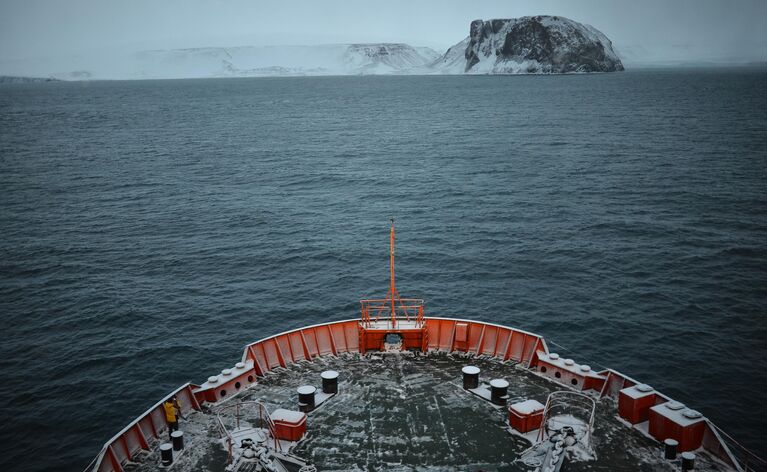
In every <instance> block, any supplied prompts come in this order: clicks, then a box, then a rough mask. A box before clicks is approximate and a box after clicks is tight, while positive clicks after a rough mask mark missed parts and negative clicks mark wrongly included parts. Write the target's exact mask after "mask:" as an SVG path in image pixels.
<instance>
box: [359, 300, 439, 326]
mask: <svg viewBox="0 0 767 472" xmlns="http://www.w3.org/2000/svg"><path fill="white" fill-rule="evenodd" d="M395 300H396V303H395V304H394V315H395V316H394V317H392V305H391V299H386V298H371V299H364V300H360V305H361V310H360V311H361V318H362V322H363V323H364V325H365V326H366V327H369V326H370V323H372V322H373V321H380V320H381V316H382V315H383V316H384V317H388V318H394V319H396V315H404V316H405V319H406V320H407V321H410V318H411V316H412V317H414V319H415V322H416V324H417V325H418V326H422V325H423V323H424V313H423V307H424V301H423V299H421V298H399V297H398V298H396V299H395ZM371 312H374V313H371Z"/></svg>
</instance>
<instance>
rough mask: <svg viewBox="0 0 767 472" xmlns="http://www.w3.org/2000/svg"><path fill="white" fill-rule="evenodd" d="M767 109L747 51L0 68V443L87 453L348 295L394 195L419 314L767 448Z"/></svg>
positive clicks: (406, 287) (31, 458) (66, 462)
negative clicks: (226, 72) (233, 71)
mask: <svg viewBox="0 0 767 472" xmlns="http://www.w3.org/2000/svg"><path fill="white" fill-rule="evenodd" d="M766 130H767V71H765V70H764V69H757V68H739V69H733V70H725V69H710V70H707V69H679V70H661V69H658V70H640V71H637V70H635V71H627V72H625V73H614V74H598V75H565V76H474V77H458V76H456V77H439V76H435V77H323V78H262V79H216V80H177V81H176V80H174V81H135V82H79V83H43V84H19V85H3V86H2V87H0V231H2V237H1V238H0V320H1V321H0V322H1V323H2V331H3V333H2V342H1V343H0V374H1V375H2V381H0V398H2V399H3V400H2V402H0V409H2V414H1V415H0V416H2V418H3V425H2V428H1V429H0V434H1V435H2V441H1V443H2V444H3V454H2V456H0V469H2V470H50V469H57V470H75V471H79V470H82V469H83V468H84V467H85V466H86V465H87V463H88V462H89V461H90V460H91V459H92V458H93V457H94V456H95V455H96V454H97V453H98V451H99V449H100V448H101V446H102V444H103V443H104V442H105V441H107V440H108V439H109V438H110V437H111V436H112V435H114V434H115V433H117V432H118V431H119V430H120V429H122V427H123V426H125V425H126V424H127V423H128V422H130V421H131V420H132V419H133V418H135V417H136V416H137V415H139V414H141V413H142V412H144V411H145V410H146V409H147V408H149V407H150V406H151V405H153V404H154V403H155V402H157V401H158V400H159V399H160V398H162V397H163V396H164V395H165V394H166V393H167V392H169V391H170V390H172V389H173V388H175V387H177V386H179V385H181V384H182V383H185V382H187V381H192V382H197V383H200V382H202V381H204V379H205V378H207V377H208V376H209V375H212V374H215V373H216V372H218V371H220V369H222V368H224V367H228V366H231V365H232V364H233V363H234V362H236V361H238V360H239V358H240V356H241V353H242V347H243V346H244V345H245V344H246V343H248V342H252V341H254V340H257V339H260V338H262V337H264V336H268V335H271V334H275V333H277V332H281V331H284V330H287V329H291V328H297V327H300V326H303V325H307V324H312V323H318V322H324V321H331V320H338V319H348V318H354V317H356V316H358V309H359V302H358V300H359V299H360V298H365V297H375V296H379V297H380V296H383V295H384V294H385V293H386V290H387V287H388V246H387V245H388V231H389V218H391V217H393V218H395V221H396V226H397V246H396V254H397V262H396V264H397V286H398V289H399V292H400V294H401V295H402V296H409V297H422V298H424V299H426V301H427V309H426V313H427V314H428V315H433V316H448V317H461V318H469V319H480V320H484V321H489V322H495V323H500V324H504V325H509V326H513V327H518V328H521V329H525V330H529V331H532V332H535V333H538V334H541V335H543V336H545V337H546V339H547V340H548V341H549V342H550V344H551V348H552V350H555V351H557V352H559V353H560V354H562V355H566V356H568V357H572V358H574V359H575V360H576V361H577V362H582V363H589V364H590V365H591V366H592V367H593V368H597V369H598V368H600V367H603V366H606V367H610V368H613V369H616V370H619V371H621V372H623V373H624V374H626V375H629V376H632V377H634V378H636V379H639V380H641V381H643V382H646V383H648V384H651V385H652V386H654V387H656V388H657V389H659V390H660V391H662V392H663V393H665V394H667V395H669V396H671V397H673V398H674V399H676V400H679V401H682V402H684V403H686V404H687V405H689V406H690V407H692V408H695V409H697V410H700V411H701V412H702V413H703V414H705V415H706V416H708V417H709V418H710V419H711V420H713V421H714V422H715V423H716V424H718V425H719V426H721V427H722V428H723V429H724V430H725V431H728V432H729V433H731V434H732V435H734V436H735V437H736V438H737V439H738V440H740V441H741V442H742V443H744V444H746V445H748V446H751V447H752V448H754V449H756V450H757V451H759V452H761V453H762V454H765V452H766V449H765V446H764V445H763V440H764V426H765V424H764V418H765V417H767V389H765V388H764V386H765V385H767V373H765V369H767V320H766V317H767V312H766V311H765V304H766V303H765V302H767V131H766ZM552 343H556V344H552ZM597 434H598V425H597Z"/></svg>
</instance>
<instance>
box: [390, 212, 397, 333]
mask: <svg viewBox="0 0 767 472" xmlns="http://www.w3.org/2000/svg"><path fill="white" fill-rule="evenodd" d="M389 272H390V280H391V282H390V287H389V293H390V294H391V327H392V328H396V327H397V326H396V324H397V317H396V316H395V314H394V313H395V308H394V294H395V293H396V291H395V288H394V218H392V219H391V231H390V232H389Z"/></svg>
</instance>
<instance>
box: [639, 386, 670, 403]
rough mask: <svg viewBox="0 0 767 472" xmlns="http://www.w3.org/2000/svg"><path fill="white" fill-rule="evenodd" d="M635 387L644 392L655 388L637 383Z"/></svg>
mask: <svg viewBox="0 0 767 472" xmlns="http://www.w3.org/2000/svg"><path fill="white" fill-rule="evenodd" d="M634 388H635V389H637V390H638V391H640V392H642V393H649V392H652V390H653V388H652V387H650V386H649V385H647V384H636V385H635V386H634ZM669 408H671V407H669Z"/></svg>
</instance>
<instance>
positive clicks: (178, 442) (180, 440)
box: [170, 431, 184, 451]
mask: <svg viewBox="0 0 767 472" xmlns="http://www.w3.org/2000/svg"><path fill="white" fill-rule="evenodd" d="M170 437H171V439H172V440H173V450H174V451H180V450H182V449H184V432H183V431H173V432H172V433H170Z"/></svg>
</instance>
